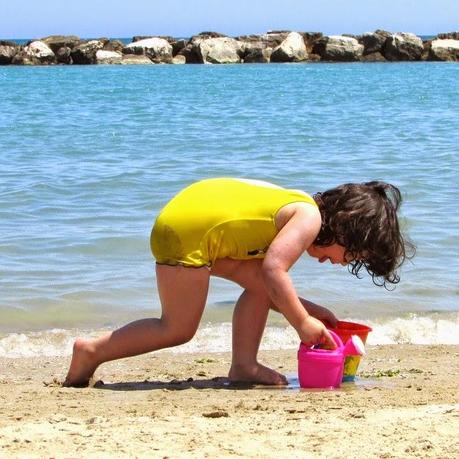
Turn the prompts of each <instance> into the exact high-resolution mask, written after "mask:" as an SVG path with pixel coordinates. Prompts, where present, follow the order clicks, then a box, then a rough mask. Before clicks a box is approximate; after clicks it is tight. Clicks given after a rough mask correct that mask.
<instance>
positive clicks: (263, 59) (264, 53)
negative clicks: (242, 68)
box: [243, 44, 273, 64]
mask: <svg viewBox="0 0 459 459" xmlns="http://www.w3.org/2000/svg"><path fill="white" fill-rule="evenodd" d="M272 52H273V49H272V48H269V47H268V48H267V47H265V46H264V45H262V44H260V45H255V44H251V45H249V46H247V45H246V46H245V47H244V55H243V61H244V63H245V64H267V63H268V62H269V61H270V59H271V54H272Z"/></svg>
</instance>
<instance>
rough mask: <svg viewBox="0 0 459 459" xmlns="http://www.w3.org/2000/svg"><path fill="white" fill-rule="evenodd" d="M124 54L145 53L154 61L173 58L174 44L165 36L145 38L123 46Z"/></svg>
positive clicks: (164, 60)
mask: <svg viewBox="0 0 459 459" xmlns="http://www.w3.org/2000/svg"><path fill="white" fill-rule="evenodd" d="M123 54H137V55H145V56H147V57H149V58H150V59H151V61H152V62H154V63H157V64H159V63H163V62H170V61H171V60H172V45H171V44H170V43H169V42H168V41H167V40H165V39H164V38H158V37H153V38H145V39H144V40H139V41H135V42H132V43H129V44H128V45H126V46H125V47H124V48H123Z"/></svg>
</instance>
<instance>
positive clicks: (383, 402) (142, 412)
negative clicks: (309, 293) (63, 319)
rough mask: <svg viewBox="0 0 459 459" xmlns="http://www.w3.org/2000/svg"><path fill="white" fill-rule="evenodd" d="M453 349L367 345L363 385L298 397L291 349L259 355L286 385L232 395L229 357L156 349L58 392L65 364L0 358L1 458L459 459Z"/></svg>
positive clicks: (457, 361)
mask: <svg viewBox="0 0 459 459" xmlns="http://www.w3.org/2000/svg"><path fill="white" fill-rule="evenodd" d="M458 357H459V346H414V345H403V346H373V347H369V349H368V354H367V356H366V357H365V358H364V360H363V361H362V362H361V365H360V368H359V372H360V375H361V376H360V378H359V379H358V381H357V382H356V383H346V384H345V385H343V387H342V388H341V389H339V390H334V391H311V390H309V391H306V390H300V389H299V388H298V384H297V381H296V380H295V378H296V351H295V350H289V351H277V352H272V351H270V352H264V353H261V360H262V361H263V362H264V363H266V364H269V365H271V366H273V367H274V368H278V369H279V371H282V372H284V373H285V374H287V375H288V376H289V377H290V379H291V382H292V383H291V385H290V386H289V387H287V388H266V387H249V386H231V385H230V384H229V383H228V381H227V380H226V378H225V376H226V371H227V369H228V366H229V361H230V355H229V354H210V353H209V354H172V353H169V352H160V353H156V354H149V355H145V356H141V357H136V358H131V359H126V360H122V361H118V362H111V363H107V364H105V365H103V366H102V367H100V368H99V370H98V372H97V374H96V380H98V382H95V385H94V386H93V387H90V388H85V389H71V388H62V387H61V386H60V384H59V381H61V380H62V379H63V377H64V375H65V371H66V368H67V364H68V360H69V359H68V358H46V357H43V358H19V359H1V360H0V368H2V372H1V374H0V400H1V406H2V410H1V412H2V416H1V417H0V457H8V458H14V457H21V458H23V457H59V458H60V457H63V458H70V457H73V458H74V457H158V458H165V457H168V458H177V457H218V458H222V457H263V458H284V457H285V458H287V457H295V458H303V457H304V458H316V457H317V458H319V457H320V458H321V457H327V458H334V457H336V458H338V457H365V458H373V457H375V458H376V457H377V458H393V457H403V458H406V457H421V458H427V457H435V458H457V457H459V391H458V386H459V358H458Z"/></svg>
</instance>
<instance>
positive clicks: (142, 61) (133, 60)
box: [121, 54, 153, 65]
mask: <svg viewBox="0 0 459 459" xmlns="http://www.w3.org/2000/svg"><path fill="white" fill-rule="evenodd" d="M121 64H123V65H153V62H152V61H151V60H150V59H149V58H148V57H147V56H143V55H142V56H138V55H136V54H123V58H122V60H121Z"/></svg>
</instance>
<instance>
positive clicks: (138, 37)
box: [132, 35, 177, 44]
mask: <svg viewBox="0 0 459 459" xmlns="http://www.w3.org/2000/svg"><path fill="white" fill-rule="evenodd" d="M150 38H162V39H164V40H166V41H167V42H169V43H170V44H172V43H173V42H175V41H177V40H176V39H175V38H174V37H170V36H169V35H136V36H134V37H132V41H133V42H134V41H142V40H148V39H150Z"/></svg>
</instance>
